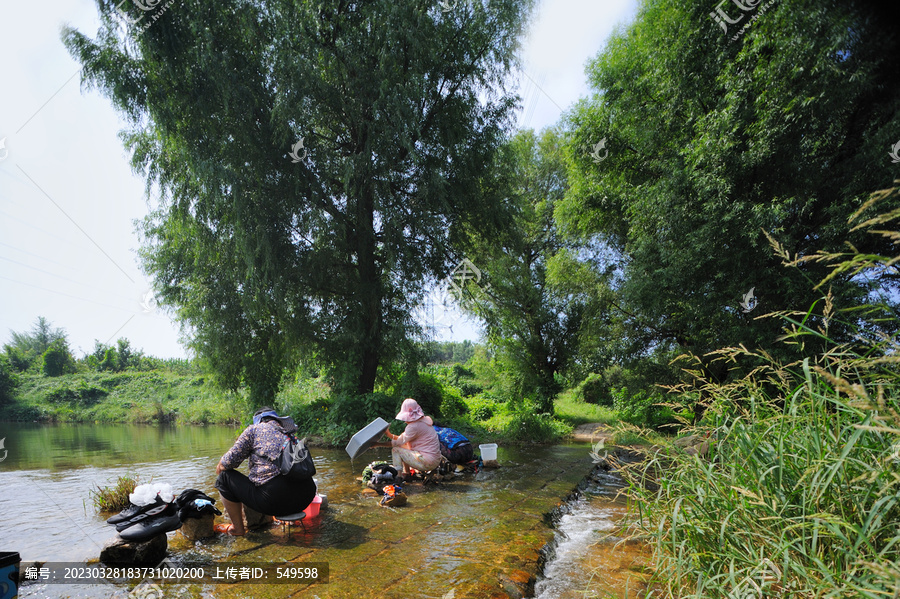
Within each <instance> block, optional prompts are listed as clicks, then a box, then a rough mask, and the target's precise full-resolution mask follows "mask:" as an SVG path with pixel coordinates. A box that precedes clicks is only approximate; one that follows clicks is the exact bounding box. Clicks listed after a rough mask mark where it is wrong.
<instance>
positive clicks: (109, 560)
mask: <svg viewBox="0 0 900 599" xmlns="http://www.w3.org/2000/svg"><path fill="white" fill-rule="evenodd" d="M168 546H169V543H168V541H167V540H166V535H165V534H159V535H156V536H155V537H153V538H152V539H150V540H149V541H140V542H131V541H126V540H125V539H123V538H122V537H120V536H118V535H116V536H115V537H113V538H112V539H110V540H109V541H107V542H106V545H105V546H104V547H103V549H102V550H101V551H100V561H101V562H103V563H104V564H110V565H123V566H124V565H128V566H131V565H134V566H155V565H156V564H158V563H159V562H161V561H163V559H165V557H166V549H168Z"/></svg>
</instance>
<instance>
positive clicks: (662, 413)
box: [612, 389, 677, 429]
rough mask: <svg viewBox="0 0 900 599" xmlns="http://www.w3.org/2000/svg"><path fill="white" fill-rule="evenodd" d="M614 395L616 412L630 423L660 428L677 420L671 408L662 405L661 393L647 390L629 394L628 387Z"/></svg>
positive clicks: (615, 392)
mask: <svg viewBox="0 0 900 599" xmlns="http://www.w3.org/2000/svg"><path fill="white" fill-rule="evenodd" d="M612 395H613V407H614V409H615V410H616V413H617V414H618V416H619V418H620V419H621V420H623V421H624V422H627V423H629V424H633V425H635V426H645V427H649V428H654V429H659V428H662V427H665V426H668V425H671V424H675V422H676V420H677V419H676V418H675V414H674V413H673V412H672V409H671V408H669V407H667V406H664V405H661V402H662V401H663V398H662V397H661V396H659V395H656V394H650V393H647V392H646V391H638V392H637V393H635V394H634V395H628V391H627V390H626V389H619V390H617V391H614V392H613V393H612Z"/></svg>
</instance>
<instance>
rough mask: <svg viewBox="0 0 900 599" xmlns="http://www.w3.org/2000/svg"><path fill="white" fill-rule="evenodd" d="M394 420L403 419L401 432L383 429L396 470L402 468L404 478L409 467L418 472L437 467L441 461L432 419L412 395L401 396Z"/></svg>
mask: <svg viewBox="0 0 900 599" xmlns="http://www.w3.org/2000/svg"><path fill="white" fill-rule="evenodd" d="M397 420H402V421H403V422H406V423H407V425H406V430H404V431H403V434H401V435H393V434H391V433H390V431H385V433H384V434H385V435H387V436H388V437H389V438H390V439H391V447H392V448H393V449H392V450H391V454H392V456H393V460H394V468H396V469H397V470H398V471H399V470H400V469H401V468H402V469H403V476H404V478H406V479H407V480H408V479H409V478H410V477H411V476H412V474H411V473H410V471H409V469H410V468H415V469H416V470H418V471H420V472H428V471H429V470H434V469H435V468H437V467H438V465H439V464H440V463H441V443H440V441H439V440H438V436H437V433H436V432H434V426H433V425H434V421H433V420H432V419H431V418H430V417H429V416H426V415H425V412H423V411H422V407H421V406H420V405H419V402H417V401H416V400H414V399H412V398H407V399H404V400H403V405H402V406H400V413H399V414H397Z"/></svg>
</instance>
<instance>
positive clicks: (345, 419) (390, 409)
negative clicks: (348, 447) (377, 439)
mask: <svg viewBox="0 0 900 599" xmlns="http://www.w3.org/2000/svg"><path fill="white" fill-rule="evenodd" d="M397 404H398V400H397V398H396V397H393V396H391V395H388V394H386V393H379V392H377V391H376V392H374V393H366V394H364V395H342V396H338V397H337V398H336V399H335V400H334V404H333V408H332V409H331V410H330V414H331V416H330V417H329V422H330V424H331V425H332V428H333V427H340V429H341V431H343V432H342V434H344V433H345V432H346V430H350V435H348V436H347V438H348V439H349V438H350V436H352V434H353V433H355V432H356V431H358V430H359V429H361V428H362V427H364V426H366V425H367V424H369V423H370V422H372V421H373V420H375V419H376V418H384V419H385V420H387V421H389V422H390V420H391V419H392V418H393V417H394V416H395V415H396V414H397V412H398V411H399V409H398V407H397Z"/></svg>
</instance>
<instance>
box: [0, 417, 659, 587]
mask: <svg viewBox="0 0 900 599" xmlns="http://www.w3.org/2000/svg"><path fill="white" fill-rule="evenodd" d="M239 433H240V430H239V429H232V428H228V427H178V428H158V427H145V426H133V425H115V426H105V425H57V426H46V425H43V426H42V425H32V424H19V423H15V424H10V423H0V438H5V440H6V441H5V447H6V450H7V451H8V455H7V457H6V459H4V460H3V461H2V462H0V514H2V525H0V551H17V552H19V553H20V555H21V557H22V560H23V562H33V561H42V562H82V563H83V562H89V561H91V560H96V558H97V557H98V555H99V553H100V549H101V547H102V546H103V544H104V543H105V542H106V541H107V540H108V539H110V538H111V537H113V536H114V535H115V531H114V530H113V529H112V527H110V526H109V525H107V524H106V523H105V519H106V518H107V517H108V516H109V515H110V514H101V513H98V511H97V510H96V509H95V508H94V507H93V506H92V504H91V500H90V490H91V489H95V488H96V487H97V486H98V485H101V486H106V485H109V484H111V483H112V482H113V481H114V480H115V479H116V478H117V477H119V476H122V475H126V474H130V475H134V474H137V475H138V476H139V477H140V479H141V480H142V481H145V482H146V481H148V480H150V479H153V480H155V481H160V482H168V483H171V484H172V486H173V487H174V488H175V489H176V492H178V491H180V490H181V489H184V488H189V487H190V488H196V489H200V490H202V491H205V492H207V493H209V494H210V495H211V496H213V497H216V498H218V493H217V492H216V491H215V487H214V481H215V474H214V471H215V465H216V463H217V461H218V459H219V457H221V455H222V454H223V453H224V452H225V451H226V450H227V449H228V448H229V447H230V446H231V444H232V443H233V441H234V439H235V438H236V437H237V435H238V434H239ZM485 441H487V440H485ZM588 449H589V446H588V445H587V444H572V445H558V446H553V447H534V448H505V447H502V446H501V447H500V448H499V455H498V457H499V461H500V464H501V467H500V468H496V469H487V470H484V471H482V472H480V473H479V474H477V475H474V474H462V475H459V476H457V477H455V478H454V479H453V480H451V481H449V482H444V483H440V484H437V485H428V486H423V485H422V484H421V483H417V484H409V485H407V486H406V489H405V490H406V492H407V494H408V496H409V503H408V505H407V506H406V507H403V508H383V507H380V506H379V505H378V501H377V499H376V498H374V497H368V496H365V495H364V494H363V493H362V489H363V488H362V486H361V485H360V483H359V482H357V480H356V477H358V476H359V475H360V473H361V471H362V469H363V468H364V467H365V465H366V464H367V463H368V462H369V461H372V460H375V459H388V458H389V455H390V454H389V451H388V450H387V449H375V450H369V451H368V452H366V453H365V454H363V455H362V456H360V457H358V458H357V459H356V460H355V461H354V463H353V464H351V462H350V460H349V459H348V457H347V455H346V453H345V452H344V451H343V450H341V449H320V448H313V454H314V456H315V461H316V468H317V470H318V474H317V476H316V478H317V481H318V484H319V490H320V492H321V493H324V494H326V495H327V496H328V501H329V504H330V505H329V508H328V509H327V510H324V511H323V513H322V515H321V516H320V517H319V518H316V519H314V520H313V521H311V522H310V523H309V525H308V526H307V528H306V529H302V528H301V529H298V528H293V529H292V530H284V529H282V527H280V526H273V527H271V528H268V529H265V530H261V531H252V532H250V533H248V534H247V535H246V536H245V537H241V538H230V537H229V538H225V537H222V536H218V537H214V538H211V539H208V540H205V541H200V542H197V543H192V542H190V541H188V540H187V539H185V538H184V537H183V536H182V535H181V534H180V533H178V532H173V533H169V535H168V546H169V561H170V562H171V563H173V564H175V565H178V564H191V563H204V564H210V563H212V564H220V563H221V564H227V563H282V562H291V563H295V564H297V565H298V566H299V565H303V564H312V563H317V564H327V565H328V569H329V580H328V582H327V583H324V584H322V583H319V584H312V585H309V584H293V583H291V584H278V585H274V584H259V583H258V584H253V585H248V584H246V583H238V584H203V585H200V584H191V585H172V584H166V585H162V586H160V587H156V590H157V591H158V595H157V596H153V595H151V594H148V593H146V592H144V591H146V590H147V586H146V584H145V585H144V586H143V587H140V586H137V587H136V585H138V583H139V582H140V581H139V580H132V581H129V582H121V583H118V584H108V583H102V584H77V585H74V584H65V585H60V584H43V583H29V584H26V585H24V586H23V587H22V588H21V589H20V594H19V596H20V597H22V598H30V597H42V598H44V597H46V598H52V599H56V598H62V597H125V596H128V595H129V593H131V596H132V597H137V596H138V595H139V594H141V596H142V599H162V597H165V598H171V597H186V598H187V597H217V598H218V597H222V598H225V597H254V598H265V597H311V598H312V597H319V598H320V599H326V598H328V597H353V598H354V599H356V598H366V597H373V598H376V597H377V598H379V599H383V598H392V597H398V598H399V597H404V598H405V597H423V598H427V597H433V598H440V599H457V598H462V597H485V598H489V597H490V598H498V599H499V598H503V597H521V596H523V595H531V594H532V593H536V594H537V596H538V597H541V598H544V599H546V598H549V597H554V598H563V597H576V596H577V597H593V596H597V597H599V596H602V597H610V596H612V597H625V596H638V595H636V594H632V593H630V592H628V593H627V594H626V593H623V592H619V590H624V588H625V587H627V586H628V585H631V587H629V589H630V588H633V587H634V585H635V582H634V580H637V579H636V578H635V579H634V580H631V579H632V578H634V576H633V574H634V573H635V571H637V570H639V569H640V564H639V562H640V559H641V558H642V556H643V553H642V549H640V548H638V549H637V550H631V553H630V554H629V555H627V556H626V557H625V559H624V560H622V559H618V558H615V555H614V554H615V552H616V551H618V550H619V549H620V548H624V550H625V551H626V553H627V552H628V551H629V550H628V547H629V546H627V545H623V544H619V545H617V544H616V543H615V542H610V541H613V539H612V537H606V536H604V535H605V533H606V532H607V529H608V530H613V529H614V528H615V524H614V522H615V521H616V520H617V519H619V518H620V517H621V515H622V514H623V513H624V509H625V507H624V504H622V503H621V502H618V501H617V500H614V499H612V498H611V496H612V495H613V494H614V491H613V489H614V487H613V486H612V483H610V486H609V487H608V488H600V486H598V487H597V489H594V490H589V491H588V493H587V494H582V495H581V496H580V497H581V498H580V499H577V500H576V501H574V502H573V503H571V504H569V505H568V506H567V507H565V509H563V510H562V511H563V512H565V513H564V514H563V515H562V516H561V518H559V519H558V521H557V522H556V525H557V526H558V527H559V531H560V532H559V533H558V534H555V531H554V528H553V526H554V524H555V522H554V519H553V518H550V517H548V514H551V513H553V512H554V510H557V513H559V510H558V508H559V506H560V505H561V498H564V497H566V496H568V495H569V494H570V493H571V492H572V490H573V489H575V488H576V486H577V485H578V483H579V481H581V480H582V479H583V478H584V476H585V474H586V473H588V472H589V471H590V470H591V467H592V464H591V460H590V457H589V455H588ZM243 468H246V464H245V465H244V466H243ZM601 486H602V485H601ZM219 505H220V507H221V504H219ZM582 533H584V534H582ZM557 537H558V538H557ZM555 538H557V540H556V541H555V542H554V539H555ZM548 544H550V546H555V551H554V552H552V553H554V554H555V557H553V559H551V560H550V561H548V562H547V563H546V564H545V565H544V566H543V575H542V578H541V579H540V580H537V581H536V579H535V573H537V572H538V571H539V569H540V565H541V563H542V561H543V560H542V557H541V551H542V548H544V547H545V546H547V545H548ZM578 556H582V557H581V558H579V557H578ZM604 560H606V561H604ZM629 560H630V562H629ZM623 564H624V565H623ZM635 564H637V565H635ZM607 566H608V568H607ZM604 568H607V569H604ZM609 568H611V569H609ZM616 571H621V572H625V573H626V574H628V576H629V577H630V578H629V581H630V582H627V583H625V587H621V588H620V589H619V590H616V585H615V584H613V585H612V586H610V587H609V589H610V590H609V591H607V590H606V587H603V589H604V590H603V593H605V594H600V595H596V594H595V595H592V594H587V595H586V594H584V593H585V591H586V589H589V588H593V587H597V585H596V584H595V583H594V580H595V579H599V578H601V577H602V578H603V579H609V580H612V578H614V577H615V572H616ZM563 581H565V582H566V583H567V584H566V585H562V582H563ZM613 582H614V581H613ZM535 583H536V584H535ZM620 586H621V585H620ZM597 588H599V587H597ZM579 592H580V594H579ZM591 592H593V591H591ZM567 593H568V594H567Z"/></svg>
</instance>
